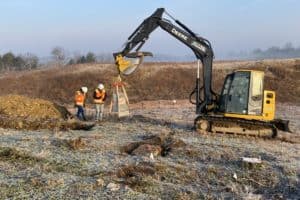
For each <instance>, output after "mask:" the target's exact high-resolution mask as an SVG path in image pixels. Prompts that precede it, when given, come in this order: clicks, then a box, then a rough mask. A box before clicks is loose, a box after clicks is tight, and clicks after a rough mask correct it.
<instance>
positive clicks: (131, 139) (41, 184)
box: [0, 101, 300, 199]
mask: <svg viewBox="0 0 300 200" xmlns="http://www.w3.org/2000/svg"><path fill="white" fill-rule="evenodd" d="M288 108H289V107H288V106H287V105H282V106H280V108H279V113H278V114H279V116H282V114H283V113H284V111H285V110H287V109H288ZM291 109H292V110H293V112H294V116H293V117H291V118H292V120H293V121H292V122H293V123H292V129H293V130H294V131H295V134H298V135H300V132H299V131H298V130H299V126H300V124H299V123H298V122H299V120H300V107H299V106H294V107H293V108H291ZM131 111H132V117H130V118H128V119H126V120H122V121H114V120H112V119H110V118H109V117H108V116H106V119H105V121H104V122H102V123H100V124H98V125H97V126H96V127H94V128H93V129H92V130H91V131H64V132H62V131H58V130H54V131H50V130H41V131H21V130H20V131H16V130H8V129H0V138H1V140H0V191H1V193H0V199H6V198H8V199H33V198H34V199H49V198H50V199H61V198H64V199H79V198H81V199H117V198H119V199H297V198H298V197H299V195H300V189H299V188H300V182H299V178H300V176H299V175H300V174H299V170H300V157H299V155H300V143H294V142H292V143H291V142H285V140H284V141H283V140H281V139H275V140H264V139H260V138H254V137H250V138H245V137H233V136H230V135H200V134H198V133H196V132H194V131H193V130H192V125H193V119H194V117H195V114H194V107H193V106H191V105H189V104H188V103H187V102H186V101H183V102H181V101H180V102H178V104H176V105H173V104H172V103H171V101H160V102H157V101H154V102H143V103H139V104H135V105H133V106H132V110H131ZM136 144H140V145H141V144H146V145H151V146H150V147H151V148H156V149H162V151H161V152H159V153H154V156H153V158H151V155H150V153H149V152H148V151H144V152H143V151H141V150H139V151H136V150H135V151H130V149H132V147H133V146H135V145H136ZM241 157H256V158H261V159H262V164H261V165H259V166H253V167H251V166H245V165H244V164H243V163H242V161H241Z"/></svg>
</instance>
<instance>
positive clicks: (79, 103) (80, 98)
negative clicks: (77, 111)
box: [75, 93, 85, 106]
mask: <svg viewBox="0 0 300 200" xmlns="http://www.w3.org/2000/svg"><path fill="white" fill-rule="evenodd" d="M84 99H85V95H84V94H82V93H76V95H75V104H76V105H77V106H83V104H84Z"/></svg>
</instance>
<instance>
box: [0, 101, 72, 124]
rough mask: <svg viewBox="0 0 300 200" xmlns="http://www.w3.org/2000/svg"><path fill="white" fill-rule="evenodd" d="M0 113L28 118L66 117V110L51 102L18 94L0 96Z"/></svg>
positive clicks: (67, 114)
mask: <svg viewBox="0 0 300 200" xmlns="http://www.w3.org/2000/svg"><path fill="white" fill-rule="evenodd" d="M0 114H1V115H4V116H8V117H20V118H29V119H39V120H41V119H66V118H67V117H68V116H69V115H70V113H69V112H68V110H67V109H66V108H65V107H63V106H59V105H57V104H55V103H53V102H50V101H46V100H43V99H36V98H34V99H33V98H29V97H25V96H20V95H7V96H1V97H0Z"/></svg>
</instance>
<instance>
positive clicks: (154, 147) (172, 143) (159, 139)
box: [120, 133, 186, 156]
mask: <svg viewBox="0 0 300 200" xmlns="http://www.w3.org/2000/svg"><path fill="white" fill-rule="evenodd" d="M185 146H186V144H185V143H184V142H183V141H182V140H180V139H176V138H174V137H173V135H172V133H168V134H165V133H162V134H160V135H151V136H149V137H147V138H144V139H143V140H142V141H138V142H131V143H129V144H127V145H125V146H123V147H121V149H120V150H121V152H125V153H127V154H130V155H149V154H150V153H152V154H153V155H154V156H157V155H161V156H166V155H167V154H168V153H169V152H170V151H171V150H173V149H175V148H181V147H185Z"/></svg>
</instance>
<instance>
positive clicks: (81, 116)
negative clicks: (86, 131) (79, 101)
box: [76, 105, 86, 120]
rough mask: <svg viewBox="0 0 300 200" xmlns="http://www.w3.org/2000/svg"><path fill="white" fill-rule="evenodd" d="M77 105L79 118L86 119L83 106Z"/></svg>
mask: <svg viewBox="0 0 300 200" xmlns="http://www.w3.org/2000/svg"><path fill="white" fill-rule="evenodd" d="M76 107H77V114H76V116H77V117H78V119H81V120H86V118H85V115H84V109H83V106H78V105H77V106H76Z"/></svg>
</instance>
